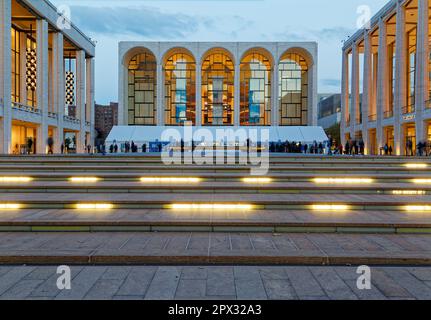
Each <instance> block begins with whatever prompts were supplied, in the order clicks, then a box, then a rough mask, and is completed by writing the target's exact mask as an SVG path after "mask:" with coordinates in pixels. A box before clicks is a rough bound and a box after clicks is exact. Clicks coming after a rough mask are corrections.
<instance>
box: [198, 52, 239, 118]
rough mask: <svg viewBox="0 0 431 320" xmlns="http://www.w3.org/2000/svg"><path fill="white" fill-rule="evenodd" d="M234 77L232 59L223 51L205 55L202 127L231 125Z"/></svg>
mask: <svg viewBox="0 0 431 320" xmlns="http://www.w3.org/2000/svg"><path fill="white" fill-rule="evenodd" d="M234 77H235V68H234V64H233V62H232V59H231V58H230V57H229V56H228V54H227V53H225V52H224V51H222V50H220V51H216V52H213V53H210V54H209V55H207V57H206V58H205V59H204V61H203V63H202V123H203V125H216V126H217V125H233V123H234Z"/></svg>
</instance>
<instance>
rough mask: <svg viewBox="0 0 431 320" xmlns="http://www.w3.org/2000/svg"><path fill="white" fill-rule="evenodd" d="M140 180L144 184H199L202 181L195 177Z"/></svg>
mask: <svg viewBox="0 0 431 320" xmlns="http://www.w3.org/2000/svg"><path fill="white" fill-rule="evenodd" d="M140 180H141V182H143V183H199V182H201V180H202V179H201V178H195V177H185V178H177V177H143V178H141V179H140Z"/></svg>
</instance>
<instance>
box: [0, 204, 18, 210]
mask: <svg viewBox="0 0 431 320" xmlns="http://www.w3.org/2000/svg"><path fill="white" fill-rule="evenodd" d="M21 208H22V205H21V204H19V203H0V209H1V210H18V209H21Z"/></svg>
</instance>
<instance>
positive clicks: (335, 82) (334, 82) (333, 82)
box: [320, 79, 341, 88]
mask: <svg viewBox="0 0 431 320" xmlns="http://www.w3.org/2000/svg"><path fill="white" fill-rule="evenodd" d="M320 84H321V85H323V86H326V87H337V88H340V87H341V80H340V79H321V80H320Z"/></svg>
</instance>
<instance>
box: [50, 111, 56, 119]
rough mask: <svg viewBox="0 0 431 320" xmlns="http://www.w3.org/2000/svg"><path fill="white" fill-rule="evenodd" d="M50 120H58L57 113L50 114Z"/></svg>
mask: <svg viewBox="0 0 431 320" xmlns="http://www.w3.org/2000/svg"><path fill="white" fill-rule="evenodd" d="M48 118H51V119H57V118H58V116H57V114H56V113H55V112H48Z"/></svg>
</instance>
